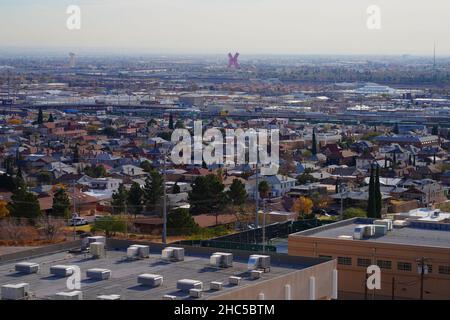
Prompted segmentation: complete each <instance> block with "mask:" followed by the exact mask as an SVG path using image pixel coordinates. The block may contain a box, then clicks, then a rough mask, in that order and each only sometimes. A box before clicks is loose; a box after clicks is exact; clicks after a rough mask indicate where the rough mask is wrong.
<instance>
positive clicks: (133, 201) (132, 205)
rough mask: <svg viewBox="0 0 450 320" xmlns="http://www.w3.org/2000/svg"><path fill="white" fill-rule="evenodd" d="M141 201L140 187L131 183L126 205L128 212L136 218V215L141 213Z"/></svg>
mask: <svg viewBox="0 0 450 320" xmlns="http://www.w3.org/2000/svg"><path fill="white" fill-rule="evenodd" d="M142 200H143V191H142V189H141V186H140V185H139V184H138V183H136V182H133V184H132V185H131V188H130V191H129V192H128V199H127V204H128V207H129V210H130V212H131V213H132V214H134V216H135V217H136V216H137V215H138V214H141V213H142V210H143V207H142Z"/></svg>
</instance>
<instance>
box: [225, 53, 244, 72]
mask: <svg viewBox="0 0 450 320" xmlns="http://www.w3.org/2000/svg"><path fill="white" fill-rule="evenodd" d="M238 57H239V52H236V54H235V55H234V56H233V55H232V54H231V53H229V54H228V59H229V60H228V68H235V69H239V68H240V67H241V66H240V65H239V62H238Z"/></svg>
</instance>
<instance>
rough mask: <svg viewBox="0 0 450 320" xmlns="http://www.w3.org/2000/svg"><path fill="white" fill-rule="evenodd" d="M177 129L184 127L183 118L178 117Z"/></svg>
mask: <svg viewBox="0 0 450 320" xmlns="http://www.w3.org/2000/svg"><path fill="white" fill-rule="evenodd" d="M175 129H184V122H183V120H181V119H178V120H177V122H176V123H175Z"/></svg>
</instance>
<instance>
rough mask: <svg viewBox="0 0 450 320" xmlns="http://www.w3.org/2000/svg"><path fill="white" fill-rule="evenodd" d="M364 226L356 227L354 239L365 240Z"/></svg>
mask: <svg viewBox="0 0 450 320" xmlns="http://www.w3.org/2000/svg"><path fill="white" fill-rule="evenodd" d="M364 228H365V227H364V226H356V227H355V229H353V239H355V240H362V239H364Z"/></svg>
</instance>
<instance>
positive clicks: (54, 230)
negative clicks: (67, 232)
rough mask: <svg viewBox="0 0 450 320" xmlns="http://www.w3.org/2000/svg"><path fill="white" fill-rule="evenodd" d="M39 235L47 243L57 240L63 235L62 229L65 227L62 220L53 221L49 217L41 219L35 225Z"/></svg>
mask: <svg viewBox="0 0 450 320" xmlns="http://www.w3.org/2000/svg"><path fill="white" fill-rule="evenodd" d="M37 225H38V227H39V231H40V233H41V234H42V235H43V236H44V237H45V239H47V240H49V241H54V240H56V239H58V237H59V236H60V235H62V233H63V228H64V226H65V220H64V219H55V218H52V217H50V216H48V217H42V218H40V219H39V220H38V223H37Z"/></svg>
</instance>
